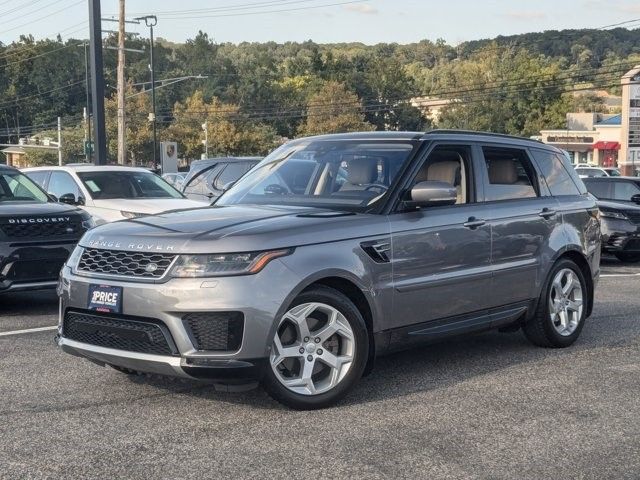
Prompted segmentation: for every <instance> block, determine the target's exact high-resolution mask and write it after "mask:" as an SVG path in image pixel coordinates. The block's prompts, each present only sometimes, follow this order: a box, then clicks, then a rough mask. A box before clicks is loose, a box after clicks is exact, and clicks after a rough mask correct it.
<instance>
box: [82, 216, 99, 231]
mask: <svg viewBox="0 0 640 480" xmlns="http://www.w3.org/2000/svg"><path fill="white" fill-rule="evenodd" d="M95 226H96V221H95V220H94V219H93V217H89V218H87V219H86V220H83V221H82V228H84V229H85V230H91V229H92V228H93V227H95Z"/></svg>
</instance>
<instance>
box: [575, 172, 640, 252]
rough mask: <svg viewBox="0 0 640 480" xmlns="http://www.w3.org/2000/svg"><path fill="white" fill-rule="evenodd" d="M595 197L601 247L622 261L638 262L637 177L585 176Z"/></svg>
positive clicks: (639, 197) (639, 204) (639, 203)
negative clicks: (599, 219)
mask: <svg viewBox="0 0 640 480" xmlns="http://www.w3.org/2000/svg"><path fill="white" fill-rule="evenodd" d="M584 184H585V185H586V187H587V190H589V193H591V194H592V195H593V196H595V197H596V198H597V199H598V206H599V207H600V216H601V218H602V250H603V251H605V252H609V253H612V254H613V255H615V256H616V257H618V259H619V260H621V261H623V262H640V178H638V177H599V178H585V179H584Z"/></svg>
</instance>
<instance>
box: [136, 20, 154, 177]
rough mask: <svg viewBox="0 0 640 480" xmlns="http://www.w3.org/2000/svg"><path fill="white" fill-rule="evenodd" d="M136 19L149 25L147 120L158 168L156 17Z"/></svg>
mask: <svg viewBox="0 0 640 480" xmlns="http://www.w3.org/2000/svg"><path fill="white" fill-rule="evenodd" d="M136 20H144V23H145V25H146V26H147V27H149V46H150V48H149V52H150V53H149V56H150V58H149V70H150V71H151V108H152V111H151V113H150V114H149V121H150V122H151V128H152V130H153V168H154V169H156V170H157V169H158V153H157V152H158V138H157V133H156V79H155V73H154V70H155V69H154V61H153V27H155V26H156V25H157V24H158V17H156V16H155V15H146V16H144V17H138V18H136Z"/></svg>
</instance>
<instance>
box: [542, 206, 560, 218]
mask: <svg viewBox="0 0 640 480" xmlns="http://www.w3.org/2000/svg"><path fill="white" fill-rule="evenodd" d="M557 213H558V212H556V211H555V210H553V209H552V208H547V207H544V208H543V209H542V211H541V212H540V213H539V214H538V215H540V216H541V217H542V218H553V217H555V216H556V214H557Z"/></svg>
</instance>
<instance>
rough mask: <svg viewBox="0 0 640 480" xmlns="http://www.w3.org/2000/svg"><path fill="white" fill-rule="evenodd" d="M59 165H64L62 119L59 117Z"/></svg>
mask: <svg viewBox="0 0 640 480" xmlns="http://www.w3.org/2000/svg"><path fill="white" fill-rule="evenodd" d="M58 166H59V167H61V166H62V119H61V118H60V117H58Z"/></svg>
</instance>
